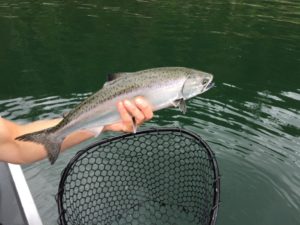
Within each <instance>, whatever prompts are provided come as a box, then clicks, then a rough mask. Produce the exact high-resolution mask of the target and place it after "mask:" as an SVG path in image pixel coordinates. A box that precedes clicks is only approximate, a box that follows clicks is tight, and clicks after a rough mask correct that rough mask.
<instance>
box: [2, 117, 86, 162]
mask: <svg viewBox="0 0 300 225" xmlns="http://www.w3.org/2000/svg"><path fill="white" fill-rule="evenodd" d="M61 120H62V119H52V120H40V121H36V122H32V123H28V124H25V125H19V124H17V123H14V122H11V121H9V120H5V119H3V118H0V136H1V137H0V161H6V162H11V163H17V164H24V163H32V162H35V161H38V160H41V159H44V158H46V157H47V152H46V150H45V148H44V146H43V145H40V144H37V143H33V142H24V141H17V140H15V138H16V137H18V136H20V135H23V134H26V133H31V132H35V131H39V130H43V129H47V128H50V127H53V126H55V125H57V124H58V123H59V122H60V121H61ZM91 137H92V135H91V134H90V133H88V132H84V131H77V132H74V133H72V134H71V135H69V136H68V137H67V138H66V139H65V141H64V142H63V144H62V147H61V150H62V151H63V150H65V149H67V148H70V147H72V146H74V145H76V144H79V143H81V142H83V141H85V140H87V139H89V138H91Z"/></svg>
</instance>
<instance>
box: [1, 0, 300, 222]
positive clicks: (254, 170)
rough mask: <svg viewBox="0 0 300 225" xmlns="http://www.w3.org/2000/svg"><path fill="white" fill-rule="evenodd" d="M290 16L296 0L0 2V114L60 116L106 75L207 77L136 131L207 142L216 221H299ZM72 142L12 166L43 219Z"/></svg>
mask: <svg viewBox="0 0 300 225" xmlns="http://www.w3.org/2000/svg"><path fill="white" fill-rule="evenodd" d="M299 12H300V2H299V1H298V0H288V1H287V0H275V1H268V0H251V1H250V0H241V1H236V0H229V1H221V0H204V1H197V0H186V1H184V2H182V1H178V0H173V1H171V0H160V1H157V0H136V1H108V0H103V1H96V0H88V1H83V0H76V1H55V0H48V1H15V0H0V43H1V44H0V76H1V78H0V115H1V116H3V117H5V118H7V119H11V120H14V121H17V122H20V123H26V122H30V121H34V120H39V119H49V118H55V117H58V116H61V115H62V114H63V113H64V112H66V111H68V110H70V109H71V108H72V107H74V106H75V105H76V104H77V103H78V102H80V101H82V100H83V99H84V98H86V97H87V96H89V95H90V94H91V93H92V92H94V91H95V90H97V89H99V87H100V86H101V84H103V83H104V80H105V77H106V74H108V73H112V72H121V71H136V70H140V69H146V68H151V67H158V66H187V67H193V68H197V69H201V70H204V71H207V72H211V73H213V74H214V75H215V81H216V83H217V87H216V88H214V89H212V90H210V91H209V92H207V93H205V94H203V95H201V96H199V97H197V98H194V99H192V100H190V101H189V102H188V112H187V114H185V115H183V114H181V113H180V112H179V111H178V110H177V109H167V110H163V111H160V112H158V113H156V115H155V118H154V119H153V120H151V121H150V122H148V123H147V124H145V126H146V127H149V126H180V127H184V128H186V129H190V130H193V131H195V132H197V133H199V134H200V135H201V136H202V137H203V138H204V139H205V140H207V141H208V143H209V144H210V145H211V147H212V149H213V150H214V151H215V152H216V155H217V158H218V162H219V164H220V169H221V173H222V175H223V176H222V204H221V209H220V213H219V219H218V224H219V225H220V224H222V225H234V224H243V225H252V224H257V225H267V224H272V225H282V224H299V223H300V219H299V218H300V217H299V210H300V191H299V190H300V189H299V186H300V173H299V171H300V138H299V137H300V120H299V116H300V104H299V102H300V89H299V83H300V77H299V71H300V48H299V47H300V46H299V43H300V33H299V30H300V13H299ZM72 93H73V94H72ZM105 135H106V134H104V135H102V136H101V138H102V137H103V136H104V137H105ZM80 147H81V146H78V147H77V148H75V149H73V150H69V151H67V152H65V153H64V154H62V155H60V158H59V159H58V161H57V163H56V164H55V165H54V166H50V164H49V163H48V162H47V161H46V160H45V161H42V162H38V163H35V164H32V165H27V166H24V170H25V175H26V177H27V179H28V181H29V185H30V188H31V189H32V191H33V195H34V198H35V200H36V203H37V205H38V208H39V211H40V213H41V216H42V219H43V221H44V223H45V224H46V225H53V224H55V221H56V219H57V212H56V211H57V210H56V204H55V200H54V197H53V196H54V194H55V193H56V190H57V184H58V181H59V177H60V172H61V170H62V169H63V168H64V166H65V165H66V163H67V162H68V161H69V159H70V158H71V157H72V156H73V155H74V154H75V153H76V151H77V150H78V149H79V148H80Z"/></svg>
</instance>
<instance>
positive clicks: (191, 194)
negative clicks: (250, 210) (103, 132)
mask: <svg viewBox="0 0 300 225" xmlns="http://www.w3.org/2000/svg"><path fill="white" fill-rule="evenodd" d="M219 191H220V179H219V170H218V166H217V161H216V159H215V157H214V154H213V152H212V151H211V149H210V148H209V146H208V145H207V144H206V143H205V142H204V141H203V140H202V139H201V138H200V137H199V136H197V135H196V134H193V133H190V132H188V131H185V130H182V129H174V128H173V129H172V128H171V129H169V128H164V129H151V130H146V131H141V132H138V133H135V134H126V135H122V136H119V137H114V138H110V139H106V140H103V141H100V142H97V143H94V144H92V145H91V146H89V147H87V148H86V149H84V150H82V151H79V152H78V153H77V155H76V156H75V157H74V158H73V159H72V160H71V161H70V163H69V164H68V165H67V167H66V168H65V169H64V171H63V173H62V177H61V181H60V184H59V190H58V194H57V203H58V210H59V214H60V217H59V224H62V225H67V224H68V225H125V224H126V225H196V224H197V225H198V224H199V225H212V224H215V220H216V216H217V211H218V205H219Z"/></svg>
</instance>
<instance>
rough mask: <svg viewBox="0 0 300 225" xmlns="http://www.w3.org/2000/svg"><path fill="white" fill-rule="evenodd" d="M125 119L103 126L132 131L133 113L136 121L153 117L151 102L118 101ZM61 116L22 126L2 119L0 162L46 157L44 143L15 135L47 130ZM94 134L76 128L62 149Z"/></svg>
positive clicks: (138, 99) (113, 129) (136, 100)
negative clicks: (37, 142)
mask: <svg viewBox="0 0 300 225" xmlns="http://www.w3.org/2000/svg"><path fill="white" fill-rule="evenodd" d="M118 110H119V112H120V115H121V118H122V122H120V123H117V124H112V125H108V126H106V127H104V130H111V131H124V132H132V129H133V128H132V116H133V117H135V119H136V123H137V124H142V123H143V122H145V121H147V120H149V119H151V118H152V117H153V113H152V108H151V106H150V104H149V103H148V102H147V101H146V100H145V99H143V98H141V97H138V98H136V99H135V100H134V102H130V101H126V100H125V101H124V102H120V103H119V104H118ZM61 120H62V119H53V120H41V121H36V122H32V123H29V124H25V125H19V124H16V123H13V122H11V121H8V120H5V119H3V118H0V161H5V162H10V163H16V164H25V163H32V162H35V161H38V160H41V159H44V158H46V157H47V152H46V150H45V149H44V147H43V146H42V145H39V144H36V143H33V142H23V141H16V140H15V138H16V137H18V136H20V135H23V134H26V133H31V132H35V131H38V130H42V129H46V128H49V127H52V126H55V125H56V124H58V123H59V122H60V121H61ZM91 137H93V135H92V134H91V133H89V132H87V131H77V132H74V133H72V134H70V135H69V136H68V137H67V138H66V139H65V140H64V142H63V144H62V149H61V150H62V151H64V150H66V149H68V148H70V147H72V146H74V145H76V144H79V143H81V142H83V141H85V140H87V139H89V138H91Z"/></svg>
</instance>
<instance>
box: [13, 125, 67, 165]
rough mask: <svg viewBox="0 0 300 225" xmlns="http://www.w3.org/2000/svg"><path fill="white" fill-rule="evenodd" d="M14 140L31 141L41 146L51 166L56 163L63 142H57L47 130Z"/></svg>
mask: <svg viewBox="0 0 300 225" xmlns="http://www.w3.org/2000/svg"><path fill="white" fill-rule="evenodd" d="M15 139H16V140H18V141H31V142H35V143H38V144H42V145H43V146H44V147H45V149H46V151H47V153H48V158H49V161H50V162H51V164H53V163H54V162H55V161H56V159H57V157H58V155H59V152H60V148H61V143H62V141H63V140H59V139H58V138H56V137H55V136H54V135H53V134H51V133H49V129H45V130H41V131H37V132H33V133H29V134H24V135H22V136H19V137H16V138H15Z"/></svg>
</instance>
